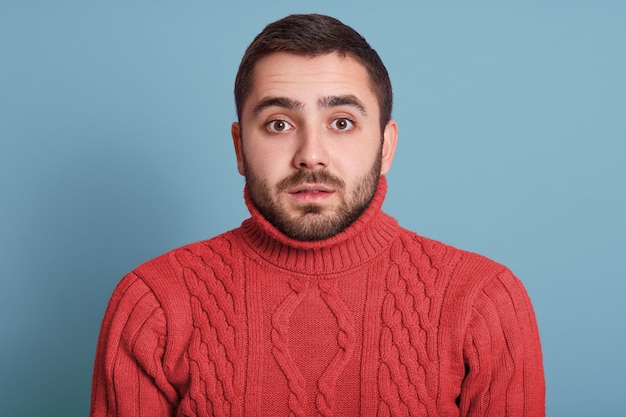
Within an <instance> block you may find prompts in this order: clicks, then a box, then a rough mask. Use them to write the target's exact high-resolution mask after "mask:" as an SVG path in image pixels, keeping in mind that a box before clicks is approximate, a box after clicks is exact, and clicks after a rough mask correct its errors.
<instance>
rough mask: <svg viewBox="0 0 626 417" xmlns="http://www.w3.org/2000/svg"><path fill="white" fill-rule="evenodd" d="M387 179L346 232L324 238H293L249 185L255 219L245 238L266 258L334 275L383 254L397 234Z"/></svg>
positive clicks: (284, 265) (296, 268) (301, 269)
mask: <svg viewBox="0 0 626 417" xmlns="http://www.w3.org/2000/svg"><path fill="white" fill-rule="evenodd" d="M386 193H387V180H386V178H385V177H384V176H382V177H381V178H380V181H379V183H378V188H377V189H376V193H375V194H374V197H373V199H372V201H371V203H370V205H369V206H368V208H367V209H366V210H365V212H363V214H362V215H361V216H360V217H359V218H358V219H357V220H356V221H355V222H354V223H353V224H352V225H350V226H349V227H348V228H347V229H346V230H344V231H343V232H341V233H339V234H337V235H335V236H333V237H330V238H328V239H324V240H316V241H300V240H296V239H292V238H290V237H288V236H286V235H284V234H283V233H282V232H280V231H279V230H278V229H276V228H275V227H274V226H273V225H272V224H271V223H269V222H268V221H267V220H266V219H265V217H263V215H262V214H261V213H260V212H259V211H258V209H257V208H256V206H255V205H254V203H253V202H252V199H251V198H250V193H249V190H248V188H247V186H246V187H245V190H244V198H245V201H246V205H247V206H248V210H249V211H250V214H251V215H252V217H251V218H249V219H247V220H245V221H244V222H243V223H242V227H241V230H242V232H243V238H244V240H245V242H246V243H247V244H248V245H249V247H250V248H251V249H252V250H253V251H254V252H255V253H256V254H257V255H258V256H260V257H261V258H263V259H264V260H265V261H267V262H269V263H271V264H273V265H275V266H277V267H279V268H283V269H287V270H290V271H293V272H296V273H304V274H332V273H338V272H341V271H345V270H347V269H350V268H353V267H355V266H358V265H361V264H362V263H364V262H366V261H367V260H369V259H371V258H372V257H374V256H376V255H377V254H378V253H380V252H381V251H382V250H383V249H384V248H385V247H387V246H388V245H389V242H390V241H391V240H392V239H393V238H394V237H395V236H396V235H397V233H398V230H399V227H398V224H397V222H396V220H395V219H393V218H392V217H390V216H388V215H386V214H385V213H383V212H382V210H381V207H382V204H383V201H384V199H385V195H386Z"/></svg>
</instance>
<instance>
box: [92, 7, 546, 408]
mask: <svg viewBox="0 0 626 417" xmlns="http://www.w3.org/2000/svg"><path fill="white" fill-rule="evenodd" d="M391 97H392V94H391V84H390V82H389V78H388V75H387V71H386V69H385V67H384V65H383V64H382V62H381V61H380V58H379V57H378V55H377V54H376V52H375V51H374V50H373V49H371V48H370V46H369V45H368V44H367V42H366V41H365V40H364V39H363V38H362V37H361V36H360V35H359V34H357V33H356V32H355V31H354V30H352V29H351V28H349V27H347V26H345V25H343V24H342V23H341V22H339V21H337V20H335V19H333V18H330V17H327V16H320V15H294V16H289V17H287V18H284V19H282V20H279V21H277V22H274V23H272V24H270V25H269V26H267V27H266V28H265V29H264V31H263V32H262V33H261V34H259V35H258V36H257V38H256V39H255V40H254V41H253V42H252V44H251V45H250V46H249V48H248V50H247V51H246V53H245V55H244V57H243V60H242V62H241V65H240V67H239V72H238V74H237V79H236V82H235V99H236V103H237V111H238V118H239V121H238V122H236V123H233V126H232V136H233V141H234V146H235V153H236V156H237V162H238V169H239V172H240V173H241V174H242V175H244V176H245V178H246V187H245V201H246V204H247V206H248V208H249V210H250V213H251V218H249V219H247V220H246V221H244V222H243V224H242V225H241V227H239V228H237V229H235V230H232V231H230V232H227V233H225V234H223V235H220V236H218V237H215V238H213V239H210V240H207V241H204V242H199V243H195V244H191V245H188V246H185V247H183V248H180V249H176V250H174V251H172V252H170V253H167V254H165V255H163V256H161V257H158V258H156V259H154V260H152V261H150V262H148V263H146V264H144V265H142V266H140V267H139V268H137V269H136V270H135V271H133V272H131V273H130V274H129V275H127V276H126V277H125V278H124V279H123V280H122V281H121V283H120V284H119V286H118V287H117V289H116V290H115V292H114V294H113V296H112V299H111V302H110V304H109V307H108V310H107V312H106V315H105V318H104V321H103V325H102V330H101V334H100V339H99V343H98V350H97V354H96V361H95V372H94V377H93V392H92V408H91V415H92V416H98V417H100V416H287V415H290V416H318V415H322V416H431V417H432V416H497V417H503V416H532V417H534V416H543V415H544V378H543V369H542V360H541V349H540V344H539V336H538V331H537V326H536V322H535V317H534V313H533V310H532V307H531V304H530V301H529V299H528V296H527V294H526V292H525V290H524V288H523V287H522V285H521V283H520V282H519V281H518V280H517V279H516V278H515V277H514V276H513V275H512V274H511V272H509V270H507V269H506V268H505V267H504V266H502V265H499V264H497V263H494V262H492V261H490V260H488V259H486V258H484V257H481V256H479V255H476V254H473V253H469V252H464V251H460V250H458V249H455V248H452V247H449V246H446V245H444V244H442V243H439V242H436V241H433V240H429V239H427V238H424V237H421V236H418V235H416V234H415V233H412V232H410V231H407V230H405V229H402V228H401V227H400V226H399V225H398V224H397V223H396V221H395V220H394V219H393V218H391V217H389V216H388V215H386V214H385V213H383V212H382V211H381V205H382V203H383V199H384V197H385V191H386V187H387V185H386V181H385V177H384V174H385V173H387V172H388V170H389V168H390V166H391V163H392V161H393V156H394V151H395V148H396V140H397V135H398V129H397V126H396V123H395V122H394V121H393V120H391V105H392V104H391V103H392V98H391Z"/></svg>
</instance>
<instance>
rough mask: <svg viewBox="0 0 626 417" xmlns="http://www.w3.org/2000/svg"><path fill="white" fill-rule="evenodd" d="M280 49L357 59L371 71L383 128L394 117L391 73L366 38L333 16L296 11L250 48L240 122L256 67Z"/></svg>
mask: <svg viewBox="0 0 626 417" xmlns="http://www.w3.org/2000/svg"><path fill="white" fill-rule="evenodd" d="M278 52H286V53H290V54H294V55H301V56H309V57H316V56H319V55H322V54H327V53H333V52H337V53H339V54H341V55H343V56H346V55H347V56H349V57H351V58H354V59H356V60H357V61H358V62H359V63H361V64H362V65H363V66H364V67H365V69H366V70H367V72H368V74H369V77H370V84H371V87H372V90H373V91H374V93H375V94H376V96H377V99H378V105H379V107H380V124H381V131H382V130H383V129H384V127H385V125H386V124H387V122H388V121H389V120H390V119H391V108H392V106H393V93H392V90H391V81H390V80H389V74H388V73H387V69H386V68H385V65H384V64H383V62H382V60H381V59H380V57H379V56H378V54H377V53H376V51H375V50H374V49H373V48H372V47H371V46H370V45H369V43H367V41H366V40H365V38H363V37H362V36H361V35H359V33H358V32H356V31H355V30H354V29H352V28H351V27H350V26H347V25H345V24H344V23H342V22H341V21H339V20H337V19H335V18H333V17H330V16H325V15H320V14H294V15H290V16H287V17H285V18H282V19H280V20H277V21H275V22H273V23H270V24H269V25H267V26H266V27H265V29H263V31H262V32H261V33H259V34H258V35H257V36H256V38H254V40H253V41H252V43H251V44H250V46H248V49H246V52H245V54H244V56H243V58H242V59H241V63H240V64H239V70H238V71H237V77H236V78H235V104H236V106H237V116H238V117H239V120H240V121H241V114H242V110H243V105H244V102H245V100H246V99H247V98H248V94H249V91H250V88H251V86H252V82H253V79H252V78H253V73H254V67H255V66H256V64H257V63H258V62H259V60H261V59H262V58H264V57H266V56H268V55H271V54H273V53H278Z"/></svg>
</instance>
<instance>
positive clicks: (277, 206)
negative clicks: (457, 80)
mask: <svg viewBox="0 0 626 417" xmlns="http://www.w3.org/2000/svg"><path fill="white" fill-rule="evenodd" d="M232 136H233V141H234V144H235V152H236V155H237V163H238V168H239V172H240V173H241V174H242V175H244V176H245V177H246V182H247V184H248V188H249V191H250V194H251V197H252V200H253V201H254V203H255V205H256V206H257V208H258V209H259V211H260V212H261V214H263V215H264V216H265V217H266V218H267V219H268V221H270V222H271V223H272V224H273V225H274V226H275V227H276V228H278V229H279V230H280V231H282V232H283V233H285V234H286V235H287V236H289V237H292V238H294V239H298V240H319V239H325V238H328V237H331V236H333V235H335V234H337V233H339V232H341V231H342V230H344V229H345V228H346V227H348V226H349V225H350V224H351V223H352V222H354V220H356V219H357V218H358V217H359V216H360V215H361V213H362V212H363V211H364V210H365V208H367V206H368V205H369V203H370V201H371V199H372V197H373V195H374V192H375V191H376V187H377V185H378V180H379V178H380V175H382V174H385V173H386V172H387V171H388V170H389V168H390V166H391V162H392V160H393V155H394V152H395V147H396V140H397V126H396V123H395V122H394V121H390V122H389V123H387V125H386V127H385V129H384V130H383V131H382V132H381V130H380V120H379V107H378V102H377V100H376V96H375V94H374V92H373V90H372V89H371V87H370V79H369V76H368V74H367V71H366V69H365V68H364V67H363V66H362V65H361V64H360V63H358V61H356V60H354V59H352V58H350V57H347V56H346V57H342V56H341V55H339V54H335V53H332V54H326V55H320V56H317V57H314V58H310V57H303V56H297V55H293V54H286V53H277V54H272V55H269V56H267V57H265V58H263V59H262V60H260V61H259V62H258V63H257V65H256V67H255V69H254V79H253V83H252V90H251V91H250V93H249V95H248V97H247V99H246V101H245V103H244V105H243V108H242V112H241V115H240V123H233V126H232Z"/></svg>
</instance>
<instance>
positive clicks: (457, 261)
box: [392, 229, 521, 300]
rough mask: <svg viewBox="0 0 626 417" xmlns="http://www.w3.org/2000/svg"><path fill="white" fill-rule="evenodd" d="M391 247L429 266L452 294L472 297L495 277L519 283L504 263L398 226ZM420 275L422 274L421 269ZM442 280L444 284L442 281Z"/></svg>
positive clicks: (423, 266)
mask: <svg viewBox="0 0 626 417" xmlns="http://www.w3.org/2000/svg"><path fill="white" fill-rule="evenodd" d="M402 230H403V232H402V233H401V234H400V238H399V239H398V242H397V243H396V245H395V247H394V248H392V258H393V252H395V253H396V258H399V257H400V256H399V255H398V254H397V253H398V252H400V251H402V252H406V253H405V255H404V256H403V258H404V259H405V260H406V261H410V262H411V263H412V264H414V265H415V266H416V267H417V270H418V272H419V271H420V268H421V270H422V271H425V270H429V271H430V274H431V275H433V278H434V277H436V279H437V281H438V282H439V283H441V284H442V285H444V286H445V287H446V292H447V294H448V295H449V296H452V297H454V298H456V297H460V298H463V299H465V300H467V299H468V298H473V296H475V295H476V293H478V292H480V291H482V290H483V289H484V288H485V286H486V285H489V283H491V282H494V281H497V282H501V283H502V284H503V285H504V286H506V287H508V286H521V283H520V282H519V280H518V279H517V278H516V277H515V275H514V274H513V273H512V272H511V271H510V270H509V268H507V267H506V266H505V265H503V264H501V263H499V262H497V261H494V260H492V259H490V258H488V257H486V256H484V255H481V254H478V253H475V252H471V251H468V250H464V249H460V248H458V247H456V246H453V245H450V244H446V243H443V242H440V241H438V240H435V239H431V238H428V237H424V236H421V235H419V234H417V233H414V232H411V231H408V230H406V229H402ZM421 275H424V273H422V274H421ZM444 282H445V284H444Z"/></svg>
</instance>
